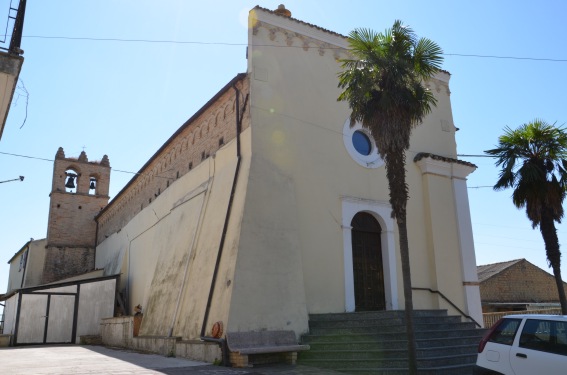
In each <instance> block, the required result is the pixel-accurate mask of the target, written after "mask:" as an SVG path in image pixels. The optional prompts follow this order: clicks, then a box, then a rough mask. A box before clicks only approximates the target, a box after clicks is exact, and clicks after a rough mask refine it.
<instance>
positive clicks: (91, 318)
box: [75, 279, 116, 342]
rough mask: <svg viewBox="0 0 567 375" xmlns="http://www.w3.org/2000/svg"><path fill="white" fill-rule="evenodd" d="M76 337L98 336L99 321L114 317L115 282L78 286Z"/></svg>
mask: <svg viewBox="0 0 567 375" xmlns="http://www.w3.org/2000/svg"><path fill="white" fill-rule="evenodd" d="M79 291H80V294H79V311H78V314H79V315H78V316H77V337H76V339H75V340H76V341H75V342H79V337H80V336H83V335H100V330H101V326H100V324H101V321H102V319H104V318H111V317H113V316H114V300H115V291H116V280H115V279H110V280H103V281H97V282H93V283H85V284H81V285H80V290H79Z"/></svg>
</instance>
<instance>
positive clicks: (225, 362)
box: [201, 84, 249, 366]
mask: <svg viewBox="0 0 567 375" xmlns="http://www.w3.org/2000/svg"><path fill="white" fill-rule="evenodd" d="M232 88H233V89H234V91H235V94H236V111H235V112H236V159H237V160H236V170H235V172H234V179H233V181H232V188H231V190H230V198H229V201H228V207H227V209H226V215H225V218H224V226H223V229H222V235H221V240H220V244H219V248H218V251H217V259H216V262H215V268H214V271H213V278H212V280H211V288H210V289H209V297H208V299H207V307H206V309H205V315H204V317H203V325H202V327H201V340H203V341H207V342H215V343H217V344H218V345H219V347H220V348H221V351H222V357H223V358H222V364H223V366H229V364H230V361H229V358H228V345H227V343H226V340H225V339H217V338H215V337H210V336H206V335H205V333H206V330H207V321H208V319H209V313H210V310H211V303H212V301H213V294H214V290H215V285H216V282H217V276H218V271H219V266H220V261H221V258H222V250H223V247H224V242H225V239H226V232H227V230H228V222H229V219H230V213H231V211H232V204H233V201H234V194H235V191H236V182H237V181H238V176H239V172H240V161H241V153H240V132H241V131H242V119H243V118H244V112H245V109H246V104H247V102H248V97H249V94H246V98H245V99H244V105H243V107H242V113H240V90H239V89H238V88H237V87H236V84H234V85H233V86H232Z"/></svg>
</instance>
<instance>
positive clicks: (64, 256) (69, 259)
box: [42, 246, 95, 283]
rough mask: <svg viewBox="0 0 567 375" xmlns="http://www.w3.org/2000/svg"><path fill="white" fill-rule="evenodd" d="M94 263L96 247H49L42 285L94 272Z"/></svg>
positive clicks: (46, 252)
mask: <svg viewBox="0 0 567 375" xmlns="http://www.w3.org/2000/svg"><path fill="white" fill-rule="evenodd" d="M94 261H95V249H94V247H57V246H47V248H46V250H45V263H44V266H43V277H42V283H50V282H53V281H58V280H62V279H66V278H68V277H72V276H76V275H80V274H83V273H86V272H89V271H92V270H93V269H94Z"/></svg>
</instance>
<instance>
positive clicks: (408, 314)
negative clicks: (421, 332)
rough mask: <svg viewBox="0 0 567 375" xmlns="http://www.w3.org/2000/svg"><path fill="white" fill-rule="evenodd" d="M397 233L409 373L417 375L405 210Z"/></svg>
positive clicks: (399, 219) (399, 220)
mask: <svg viewBox="0 0 567 375" xmlns="http://www.w3.org/2000/svg"><path fill="white" fill-rule="evenodd" d="M397 222H398V233H399V236H400V258H401V260H402V279H403V281H404V299H405V318H406V329H407V338H408V362H409V363H408V364H409V373H410V374H412V375H413V374H417V347H416V342H415V328H414V324H413V296H412V290H411V270H410V261H409V244H408V230H407V225H406V215H405V210H404V214H403V218H400V217H399V218H398V219H397Z"/></svg>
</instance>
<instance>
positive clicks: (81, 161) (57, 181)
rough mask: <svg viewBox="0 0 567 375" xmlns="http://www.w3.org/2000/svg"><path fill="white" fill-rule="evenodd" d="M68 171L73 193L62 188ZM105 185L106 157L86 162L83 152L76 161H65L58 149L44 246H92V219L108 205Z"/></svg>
mask: <svg viewBox="0 0 567 375" xmlns="http://www.w3.org/2000/svg"><path fill="white" fill-rule="evenodd" d="M68 170H73V171H74V172H75V173H76V174H77V175H78V177H77V178H76V179H75V184H76V186H77V188H76V191H75V192H73V193H69V192H67V191H66V188H65V183H66V179H67V177H68V176H67V175H66V171H68ZM91 178H94V179H95V180H96V189H95V191H91V190H90V189H89V184H90V179H91ZM109 183H110V164H109V162H108V157H106V155H105V156H104V157H103V159H102V161H100V162H89V161H88V159H87V156H86V154H85V153H84V151H83V152H82V153H81V156H79V158H78V159H75V158H66V157H65V153H64V152H63V149H62V148H59V151H57V155H56V156H55V162H54V164H53V183H52V189H51V194H50V205H49V221H48V225H47V246H59V247H94V244H95V237H96V236H95V233H96V222H95V221H94V218H95V216H96V215H97V214H98V213H99V212H100V211H101V210H102V209H103V208H104V207H105V206H106V205H107V204H108V199H109V198H108V187H109ZM91 193H92V194H91Z"/></svg>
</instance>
